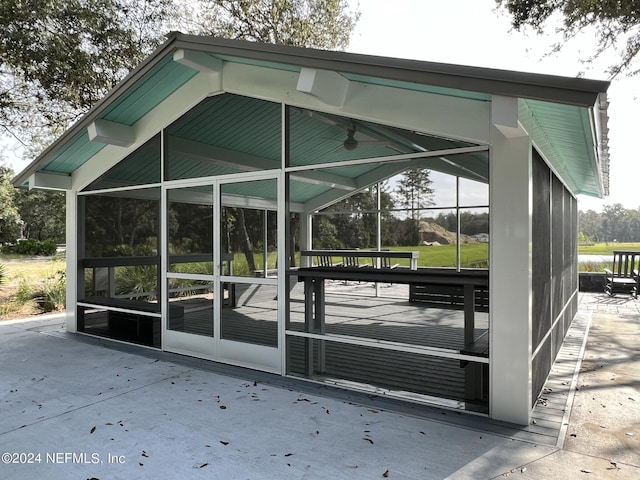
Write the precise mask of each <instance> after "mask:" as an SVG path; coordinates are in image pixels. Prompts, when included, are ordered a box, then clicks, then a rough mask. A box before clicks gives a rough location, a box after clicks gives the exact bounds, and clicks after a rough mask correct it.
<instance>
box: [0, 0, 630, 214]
mask: <svg viewBox="0 0 640 480" xmlns="http://www.w3.org/2000/svg"><path fill="white" fill-rule="evenodd" d="M495 5H496V4H495V1H494V0H359V10H360V12H361V16H360V20H359V22H358V24H357V26H356V29H355V31H354V33H353V35H352V38H351V43H350V46H349V48H348V49H347V50H348V51H350V52H354V53H365V54H371V55H382V56H389V57H398V58H410V59H415V60H425V61H431V62H443V63H453V64H459V65H471V66H481V67H489V68H499V69H506V70H517V71H523V72H531V73H544V74H550V75H563V76H569V77H575V76H577V75H578V73H579V72H584V76H585V77H586V78H592V79H596V80H606V79H607V74H606V67H607V66H608V65H610V64H611V63H613V61H614V58H615V57H609V58H604V59H603V60H602V61H599V62H597V63H595V64H593V65H591V66H590V67H589V66H586V65H585V64H583V63H581V61H580V60H581V59H585V58H587V57H588V56H589V54H590V53H593V51H594V49H595V40H594V34H593V32H586V33H585V34H584V35H582V36H580V37H579V38H577V39H575V40H573V41H571V42H568V43H566V44H565V45H564V47H563V49H562V50H561V51H560V52H559V53H558V54H552V55H550V54H549V53H550V52H551V46H552V45H553V43H554V42H556V41H558V40H560V38H559V36H558V35H557V34H556V33H555V31H554V28H553V26H551V27H550V28H548V29H547V30H548V32H549V33H548V34H545V35H537V34H536V33H534V32H528V33H519V32H515V31H512V29H511V24H510V17H509V16H508V14H507V13H505V12H504V11H496V9H495ZM608 99H609V102H610V105H609V153H610V158H611V166H610V169H611V173H610V195H609V196H608V197H605V199H603V200H601V199H596V198H592V197H587V196H579V197H578V205H579V208H580V209H581V210H588V209H593V210H596V211H600V210H602V208H603V206H605V205H610V204H614V203H621V204H622V205H624V206H625V207H626V208H632V209H636V208H639V207H640V199H639V198H638V196H637V191H638V187H637V179H638V178H639V176H638V173H639V170H640V168H639V167H638V154H637V153H636V152H637V149H636V148H635V143H636V138H635V137H636V136H637V135H638V130H639V128H638V122H637V120H636V119H635V118H634V116H636V115H637V114H638V113H640V76H639V77H636V78H629V77H624V76H620V77H619V78H616V79H615V80H614V81H613V82H612V84H611V86H610V87H609V90H608ZM634 124H635V128H634ZM2 153H3V156H4V158H3V160H4V163H5V164H8V165H9V166H11V167H12V168H13V169H14V170H15V171H16V172H18V171H20V170H22V169H23V168H25V167H26V166H27V165H28V164H29V163H30V160H29V159H21V158H20V157H19V153H18V156H15V155H12V152H11V148H6V149H4V151H3V152H2Z"/></svg>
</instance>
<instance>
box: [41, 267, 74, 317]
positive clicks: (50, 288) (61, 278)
mask: <svg viewBox="0 0 640 480" xmlns="http://www.w3.org/2000/svg"><path fill="white" fill-rule="evenodd" d="M40 298H41V302H40V308H42V309H43V310H44V311H45V312H51V311H54V310H62V309H64V307H65V303H66V300H67V275H66V273H65V272H64V270H59V271H58V272H56V274H55V275H54V276H52V277H48V278H47V279H46V280H45V282H44V286H43V289H42V295H41V296H40Z"/></svg>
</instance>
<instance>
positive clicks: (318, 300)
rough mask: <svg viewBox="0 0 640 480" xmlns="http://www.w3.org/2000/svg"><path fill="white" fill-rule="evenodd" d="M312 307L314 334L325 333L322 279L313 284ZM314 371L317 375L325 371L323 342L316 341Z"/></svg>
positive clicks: (317, 279)
mask: <svg viewBox="0 0 640 480" xmlns="http://www.w3.org/2000/svg"><path fill="white" fill-rule="evenodd" d="M314 297H315V298H314V307H315V309H314V310H315V312H314V313H315V314H314V317H313V320H314V325H313V331H314V333H321V334H324V333H325V300H324V279H323V278H316V280H315V282H314ZM316 369H317V371H318V372H319V373H324V372H325V370H326V360H325V341H324V340H318V363H317V365H316Z"/></svg>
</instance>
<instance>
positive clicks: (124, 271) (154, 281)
mask: <svg viewBox="0 0 640 480" xmlns="http://www.w3.org/2000/svg"><path fill="white" fill-rule="evenodd" d="M157 288H158V273H157V268H156V266H155V265H136V266H129V267H118V268H116V270H115V294H116V295H127V294H142V293H145V292H155V291H156V289H157ZM146 296H147V298H149V299H150V300H152V299H154V298H155V296H154V295H151V296H149V295H146Z"/></svg>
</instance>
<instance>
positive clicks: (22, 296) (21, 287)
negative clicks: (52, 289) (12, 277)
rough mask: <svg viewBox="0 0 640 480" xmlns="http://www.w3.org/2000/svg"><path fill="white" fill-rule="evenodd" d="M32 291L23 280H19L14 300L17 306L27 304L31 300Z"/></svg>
mask: <svg viewBox="0 0 640 480" xmlns="http://www.w3.org/2000/svg"><path fill="white" fill-rule="evenodd" d="M33 297H34V295H33V291H32V290H31V286H30V285H29V283H27V281H26V280H25V279H24V278H21V279H20V281H19V283H18V289H17V290H16V294H15V300H16V302H17V303H18V304H19V305H24V304H25V303H27V302H30V301H31V300H33Z"/></svg>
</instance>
